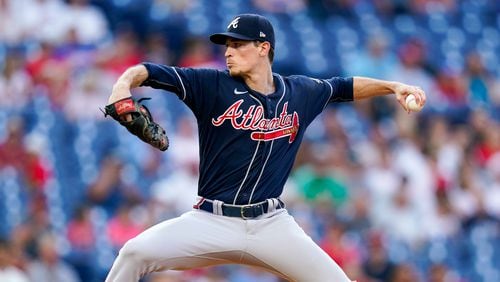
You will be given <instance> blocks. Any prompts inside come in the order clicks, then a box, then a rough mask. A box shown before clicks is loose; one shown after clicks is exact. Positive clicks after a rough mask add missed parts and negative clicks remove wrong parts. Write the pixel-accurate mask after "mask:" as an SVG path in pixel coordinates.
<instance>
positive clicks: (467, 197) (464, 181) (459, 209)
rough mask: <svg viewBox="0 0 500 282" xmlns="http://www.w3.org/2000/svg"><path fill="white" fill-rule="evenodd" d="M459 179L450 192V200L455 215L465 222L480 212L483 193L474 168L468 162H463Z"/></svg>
mask: <svg viewBox="0 0 500 282" xmlns="http://www.w3.org/2000/svg"><path fill="white" fill-rule="evenodd" d="M457 177H458V179H457V182H456V184H455V185H454V186H453V187H452V189H451V190H450V200H451V204H452V208H453V210H454V213H455V214H456V215H457V216H459V217H460V219H461V220H465V219H466V218H469V217H472V216H473V215H474V214H476V213H477V212H478V211H479V208H480V201H481V193H480V190H479V189H480V188H479V184H478V181H477V179H476V178H475V174H474V167H473V166H472V165H471V164H470V163H469V162H468V161H463V162H462V164H461V166H460V170H459V171H458V175H457Z"/></svg>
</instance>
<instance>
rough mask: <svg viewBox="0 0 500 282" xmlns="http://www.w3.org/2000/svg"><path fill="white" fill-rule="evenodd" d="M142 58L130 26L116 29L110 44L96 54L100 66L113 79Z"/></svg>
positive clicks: (135, 35) (135, 36) (136, 39)
mask: <svg viewBox="0 0 500 282" xmlns="http://www.w3.org/2000/svg"><path fill="white" fill-rule="evenodd" d="M142 59H143V55H142V53H141V52H140V50H139V42H138V38H137V34H135V32H134V31H133V30H132V29H131V28H128V27H122V28H121V29H119V30H118V31H116V34H115V38H114V41H113V42H112V44H111V45H108V46H105V47H104V49H103V50H102V51H101V52H100V54H98V56H97V58H96V61H97V64H98V66H99V67H100V68H102V69H103V70H104V71H107V72H109V74H110V75H111V77H112V78H113V79H115V78H116V77H117V76H118V75H120V74H121V73H123V72H124V71H125V70H126V69H127V68H128V67H130V66H133V65H136V64H139V63H140V62H141V61H142Z"/></svg>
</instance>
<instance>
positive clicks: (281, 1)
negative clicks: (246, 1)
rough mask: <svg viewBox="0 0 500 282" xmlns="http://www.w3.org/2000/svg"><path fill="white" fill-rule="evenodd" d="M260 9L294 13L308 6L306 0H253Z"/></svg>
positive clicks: (270, 11) (271, 11)
mask: <svg viewBox="0 0 500 282" xmlns="http://www.w3.org/2000/svg"><path fill="white" fill-rule="evenodd" d="M252 2H253V4H254V5H255V6H256V7H257V8H258V9H260V10H262V11H265V12H269V13H285V14H294V13H298V12H301V11H303V10H304V9H305V8H306V1H305V0H252Z"/></svg>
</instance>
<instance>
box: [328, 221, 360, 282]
mask: <svg viewBox="0 0 500 282" xmlns="http://www.w3.org/2000/svg"><path fill="white" fill-rule="evenodd" d="M319 246H320V247H321V248H322V249H323V250H324V251H325V252H326V253H327V254H328V255H329V256H330V257H331V258H332V259H333V260H334V261H335V262H336V263H337V264H338V265H339V266H340V267H341V268H342V269H343V270H344V271H345V272H346V274H347V275H348V276H349V277H352V278H354V277H357V275H356V274H358V271H357V269H358V267H360V265H361V250H359V249H358V247H357V246H356V245H355V244H354V242H352V241H351V240H349V238H348V237H347V236H346V233H345V226H344V224H342V223H340V222H335V223H331V224H330V225H329V226H327V227H326V230H325V234H324V236H323V239H322V240H321V241H320V242H319Z"/></svg>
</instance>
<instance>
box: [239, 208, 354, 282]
mask: <svg viewBox="0 0 500 282" xmlns="http://www.w3.org/2000/svg"><path fill="white" fill-rule="evenodd" d="M260 221H261V222H260ZM252 228H255V230H254V232H253V235H252V237H251V238H249V239H250V244H249V249H248V253H250V254H251V255H252V256H253V257H255V258H257V259H258V260H260V261H262V263H263V264H264V265H265V266H266V267H267V268H270V270H271V271H273V272H277V273H280V274H281V275H282V276H285V277H287V278H288V279H290V280H292V281H307V282H316V281H318V282H325V281H335V282H344V281H346V282H350V281H351V280H349V278H348V277H347V275H346V274H345V273H344V272H343V271H342V269H341V268H340V267H339V266H338V265H337V264H336V263H335V261H333V259H331V258H330V257H329V256H328V255H327V254H326V253H325V252H324V251H323V250H322V249H321V248H320V247H319V246H318V245H317V244H316V243H315V242H314V241H313V240H312V239H311V237H309V236H308V235H307V234H306V233H305V232H304V231H303V230H302V228H301V227H300V226H299V225H298V224H297V223H296V222H295V220H294V219H293V217H292V216H290V215H289V214H288V213H287V212H286V211H283V212H280V213H278V214H276V215H275V216H273V217H271V218H267V219H262V220H259V221H257V222H256V224H255V225H253V226H252Z"/></svg>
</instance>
